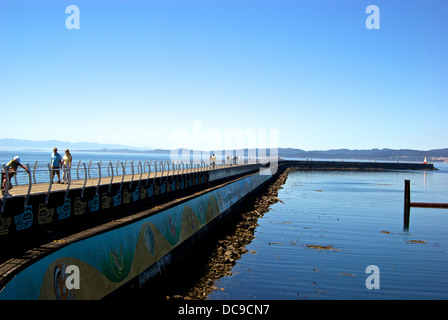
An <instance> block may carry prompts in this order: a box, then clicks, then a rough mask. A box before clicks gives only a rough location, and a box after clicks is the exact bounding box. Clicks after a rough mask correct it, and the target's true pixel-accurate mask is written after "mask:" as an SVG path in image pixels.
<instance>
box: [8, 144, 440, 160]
mask: <svg viewBox="0 0 448 320" xmlns="http://www.w3.org/2000/svg"><path fill="white" fill-rule="evenodd" d="M54 147H58V148H59V149H60V150H64V149H65V148H69V149H71V150H73V151H74V150H78V151H97V152H126V153H129V152H130V153H152V154H169V153H170V152H171V151H170V150H161V149H147V150H141V149H137V148H134V147H130V146H124V145H116V144H99V143H92V142H76V143H72V142H64V141H59V140H48V141H30V140H19V139H0V150H39V151H40V150H42V151H48V150H52V149H53V148H54ZM258 151H259V150H257V149H244V150H243V149H240V150H237V151H236V154H244V155H245V156H248V155H253V154H255V155H257V156H265V155H267V156H269V155H270V154H269V153H268V154H266V153H265V152H258ZM178 152H180V150H179V151H178ZM182 152H183V153H184V154H185V153H188V152H193V151H189V150H186V149H182ZM208 153H215V154H217V155H220V154H228V153H225V152H224V151H219V150H215V151H204V152H203V154H208ZM278 156H279V157H282V158H300V159H352V160H379V161H381V160H383V161H385V160H387V161H423V159H424V158H425V157H427V160H428V161H431V162H448V148H444V149H434V150H412V149H399V150H395V149H370V150H349V149H335V150H311V151H305V150H302V149H294V148H279V149H278Z"/></svg>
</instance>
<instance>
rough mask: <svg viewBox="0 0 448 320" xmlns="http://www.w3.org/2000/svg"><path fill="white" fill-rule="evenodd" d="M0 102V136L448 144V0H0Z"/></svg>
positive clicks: (141, 142)
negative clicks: (374, 16)
mask: <svg viewBox="0 0 448 320" xmlns="http://www.w3.org/2000/svg"><path fill="white" fill-rule="evenodd" d="M71 4H73V5H76V6H78V8H79V11H80V16H79V18H80V19H79V21H80V29H67V28H66V19H67V18H68V17H69V14H67V13H66V12H65V10H66V7H67V6H68V5H71ZM371 4H374V5H377V6H378V8H379V9H380V29H376V30H375V29H373V30H369V29H367V28H366V25H365V21H366V19H367V18H368V17H369V15H370V14H366V12H365V11H366V7H367V6H368V5H371ZM0 111H1V116H0V119H1V125H0V138H18V139H30V140H50V139H59V140H63V141H71V142H81V141H90V142H100V143H119V144H125V145H130V146H135V147H141V148H172V147H179V146H180V144H183V143H184V142H185V141H188V140H189V139H190V140H191V139H194V130H196V131H197V130H198V124H199V126H200V136H201V139H202V140H204V139H208V138H210V137H216V136H219V135H221V138H222V139H224V138H225V137H226V135H225V133H226V132H227V131H226V130H230V132H235V131H236V130H255V131H257V132H258V133H257V141H256V142H255V144H256V145H259V142H260V141H261V140H262V136H263V134H262V133H263V130H265V131H264V132H265V133H266V135H265V137H267V139H268V141H269V139H270V135H269V133H270V131H269V130H274V131H276V132H277V133H278V143H277V144H278V146H279V147H292V148H301V149H305V150H322V149H337V148H349V149H370V148H394V149H399V148H412V149H421V150H428V149H435V148H446V147H448V1H442V0H436V1H428V0H420V1H412V0H411V1H409V0H406V1H404V0H403V1H398V0H387V1H379V0H369V1H363V0H351V1H345V0H341V1H329V0H328V1H320V0H314V1H311V0H306V1H303V0H296V1H288V0H270V1H267V0H219V1H218V0H203V1H190V0H182V1H180V0H179V1H174V0H158V1H124V0H122V1H118V0H117V1H110V0H109V1H96V0H95V1H92V0H88V1H81V0H70V1H63V0H54V1H39V0H32V1H30V0H29V1H24V0H0ZM5 116H6V117H7V119H5ZM211 130H215V131H211ZM232 130H233V131H232ZM197 137H198V135H196V138H197ZM176 139H177V140H176ZM182 139H183V140H182ZM272 139H274V138H272ZM209 140H210V141H207V142H206V143H205V142H204V143H203V144H202V146H204V145H205V147H204V148H206V147H209V146H210V145H212V146H213V145H214V143H213V139H209ZM237 142H238V141H237ZM237 142H235V143H234V144H233V146H234V147H254V145H249V142H244V143H243V142H242V141H239V142H238V143H237ZM193 143H194V142H193ZM220 143H222V141H221V142H219V143H218V142H216V144H215V145H216V148H218V147H219V146H220ZM268 146H269V142H268ZM185 147H189V146H188V145H185Z"/></svg>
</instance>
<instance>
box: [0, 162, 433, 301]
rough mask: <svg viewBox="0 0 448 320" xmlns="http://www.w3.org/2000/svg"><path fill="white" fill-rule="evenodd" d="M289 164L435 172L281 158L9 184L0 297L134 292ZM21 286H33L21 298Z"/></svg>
mask: <svg viewBox="0 0 448 320" xmlns="http://www.w3.org/2000/svg"><path fill="white" fill-rule="evenodd" d="M287 167H294V168H298V169H299V170H300V169H302V170H434V166H433V165H432V164H414V163H399V164H398V163H373V162H369V163H367V162H349V161H346V162H343V161H340V162H335V161H283V160H282V161H278V163H277V162H275V164H274V163H273V162H271V163H266V164H260V163H252V164H238V165H222V166H217V167H215V168H214V169H213V168H210V166H209V165H205V164H198V165H197V166H191V167H190V168H180V167H176V166H172V167H170V166H167V167H166V168H167V169H168V168H171V169H170V170H163V171H157V172H150V171H147V172H145V171H144V170H140V171H138V172H137V173H132V174H124V173H123V174H121V175H113V174H112V175H110V176H106V177H104V176H102V175H101V173H100V174H99V175H98V176H97V177H94V178H88V175H84V179H77V180H70V182H69V183H68V184H52V183H49V182H47V183H36V184H31V183H29V184H23V185H16V186H14V188H13V189H11V190H10V194H9V195H5V196H4V197H3V198H2V203H1V204H2V208H3V211H2V213H1V216H0V242H1V243H2V244H3V247H4V248H7V249H6V250H5V251H3V252H2V257H1V258H2V260H1V261H0V299H10V298H15V299H22V298H23V299H69V298H74V296H76V297H78V298H82V299H98V298H102V297H104V296H106V295H108V294H110V293H111V292H113V291H114V290H116V289H117V288H119V287H121V286H122V285H124V284H125V283H128V282H131V281H137V286H141V285H143V284H144V283H146V282H147V281H148V279H151V278H152V277H153V276H154V275H156V274H160V273H161V272H163V270H164V268H165V267H166V266H168V265H170V264H171V263H173V262H174V261H176V260H177V259H178V258H179V257H180V256H181V254H180V253H181V252H184V251H185V252H187V251H188V250H187V249H191V248H192V245H193V244H194V243H195V242H198V241H199V240H198V239H200V238H201V234H210V232H212V230H213V228H215V227H216V226H217V225H219V224H220V223H221V221H223V219H225V218H226V217H227V216H230V215H232V214H236V213H237V212H238V210H237V209H236V208H238V206H239V205H241V203H243V202H244V201H245V199H247V197H248V196H249V195H251V194H254V192H257V190H258V189H259V188H261V187H263V186H264V185H265V184H266V183H268V182H269V181H272V179H274V178H275V177H276V176H277V175H278V174H279V173H280V172H282V171H283V170H284V169H286V168H287ZM141 168H142V167H141ZM185 169H189V170H185ZM266 169H269V170H270V172H269V174H265V173H266V171H264V170H266ZM110 171H111V172H113V170H110ZM100 172H101V171H100ZM122 172H125V170H123V171H122ZM262 172H263V174H262ZM66 266H77V267H79V269H80V270H81V273H82V275H86V274H87V275H88V276H87V277H86V276H84V277H81V284H80V286H81V288H82V290H80V289H78V288H71V289H70V288H66V287H64V285H63V284H64V281H63V280H64V279H66V278H67V276H68V275H67V274H66V270H65V268H66ZM17 276H19V277H17ZM25 283H26V286H27V287H29V288H30V289H29V290H28V291H27V292H21V290H22V288H23V286H24V285H25ZM58 285H59V286H58ZM5 289H7V290H5Z"/></svg>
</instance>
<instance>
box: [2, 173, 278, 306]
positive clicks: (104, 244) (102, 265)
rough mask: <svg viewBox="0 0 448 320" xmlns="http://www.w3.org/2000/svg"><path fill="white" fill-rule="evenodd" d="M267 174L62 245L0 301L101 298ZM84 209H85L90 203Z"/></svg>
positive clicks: (15, 280)
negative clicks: (73, 281)
mask: <svg viewBox="0 0 448 320" xmlns="http://www.w3.org/2000/svg"><path fill="white" fill-rule="evenodd" d="M269 178H270V177H269V176H261V175H259V174H254V175H251V176H248V177H246V178H244V179H241V180H238V181H236V182H233V183H231V184H229V185H226V186H224V187H222V188H219V189H217V190H214V191H212V192H209V193H206V194H204V195H201V196H199V197H197V198H194V199H191V200H189V201H187V202H184V203H182V204H180V205H178V206H175V207H172V208H170V209H167V210H165V211H162V212H160V213H157V214H155V215H153V216H150V217H147V218H146V219H142V220H140V221H138V222H135V223H133V224H130V225H126V226H123V227H121V228H118V229H115V230H111V231H109V232H106V233H102V234H99V235H96V236H94V237H91V238H88V239H85V240H82V241H79V242H75V243H72V244H70V245H68V246H66V247H63V248H61V249H59V250H58V251H56V252H54V253H52V254H50V255H48V256H46V257H44V258H42V259H41V260H39V261H37V262H35V263H34V264H32V265H30V266H29V267H27V268H26V269H24V270H23V271H22V272H20V273H19V274H17V275H16V276H15V277H14V278H13V279H11V280H10V281H9V283H8V284H7V285H6V286H5V287H4V288H3V290H2V291H0V299H99V298H102V297H104V296H105V295H107V294H108V293H110V292H112V291H113V290H115V289H116V288H118V287H119V286H121V285H123V284H124V283H126V282H127V281H129V280H131V279H133V278H134V277H136V276H138V275H139V274H140V273H142V272H143V271H144V270H146V269H147V268H148V267H150V266H151V265H152V264H154V263H155V262H156V261H157V260H159V259H160V258H162V257H163V256H165V255H166V254H167V253H169V252H170V251H171V250H172V249H174V248H175V247H176V246H178V245H179V244H181V243H182V242H183V241H185V240H186V239H188V238H189V237H190V236H192V235H193V234H194V233H195V232H197V231H198V230H199V229H200V228H202V227H203V226H205V225H206V224H207V223H209V222H210V221H211V220H213V219H214V218H215V217H217V216H218V215H219V214H221V213H222V212H224V211H225V210H227V209H228V208H230V207H231V206H232V205H233V204H234V203H236V202H237V201H238V200H239V199H241V198H242V197H243V196H244V195H246V194H248V193H249V192H251V191H252V190H254V189H255V188H256V187H258V186H259V185H261V184H262V183H263V182H265V181H266V180H268V179H269ZM159 191H160V190H159ZM140 195H141V193H140ZM113 201H114V200H112V202H113ZM107 203H108V204H110V203H111V202H109V200H107ZM75 207H77V205H76V201H75ZM78 207H79V205H78ZM84 207H85V209H87V210H88V207H89V205H88V204H87V205H86V204H84ZM24 220H25V218H24ZM69 265H76V266H77V267H78V268H79V272H80V278H79V280H80V283H79V289H70V290H69V289H67V287H66V286H65V285H64V284H65V281H66V279H67V274H66V273H65V268H66V266H69Z"/></svg>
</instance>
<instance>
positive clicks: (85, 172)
mask: <svg viewBox="0 0 448 320" xmlns="http://www.w3.org/2000/svg"><path fill="white" fill-rule="evenodd" d="M82 166H83V167H84V185H83V186H82V191H81V199H82V198H84V190H85V189H86V183H87V169H86V163H85V162H83V163H82Z"/></svg>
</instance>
